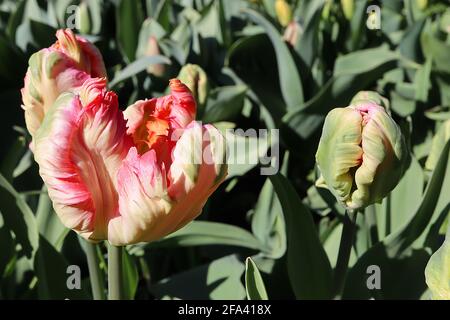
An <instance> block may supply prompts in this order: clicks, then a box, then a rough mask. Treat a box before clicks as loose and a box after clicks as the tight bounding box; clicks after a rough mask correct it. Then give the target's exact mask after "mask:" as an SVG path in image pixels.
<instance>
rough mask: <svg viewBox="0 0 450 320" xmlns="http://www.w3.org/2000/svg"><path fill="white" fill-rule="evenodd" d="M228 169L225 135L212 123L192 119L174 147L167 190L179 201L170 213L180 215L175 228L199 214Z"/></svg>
mask: <svg viewBox="0 0 450 320" xmlns="http://www.w3.org/2000/svg"><path fill="white" fill-rule="evenodd" d="M227 171H228V166H227V164H226V143H225V138H224V137H223V136H222V134H221V133H220V132H219V131H218V130H217V129H216V128H215V127H214V126H212V125H204V126H202V125H200V124H199V123H197V122H195V121H194V122H192V123H191V124H190V125H189V126H188V127H187V128H186V129H185V130H184V132H183V134H182V135H181V138H180V139H179V140H178V142H177V145H176V146H175V148H174V150H173V154H172V165H171V167H170V170H169V183H170V185H169V189H168V193H169V195H170V197H171V198H172V199H174V200H175V203H176V204H175V206H174V208H173V209H172V212H171V214H175V215H177V216H178V217H179V219H178V224H177V225H176V226H174V231H175V230H178V229H179V228H181V227H182V226H184V225H185V224H187V223H188V222H189V221H191V220H192V219H194V218H195V217H196V216H197V215H199V214H200V212H201V210H202V208H203V206H204V205H205V203H206V201H207V200H208V198H209V197H210V196H211V194H212V193H213V192H214V191H215V190H216V189H217V187H218V186H219V185H220V184H221V183H222V181H223V180H224V179H225V177H226V176H227Z"/></svg>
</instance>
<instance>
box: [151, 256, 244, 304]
mask: <svg viewBox="0 0 450 320" xmlns="http://www.w3.org/2000/svg"><path fill="white" fill-rule="evenodd" d="M244 271H245V267H244V264H243V263H242V261H241V260H239V259H238V257H237V256H236V255H229V256H225V257H223V258H220V259H217V260H214V261H212V262H211V263H208V264H206V265H202V266H200V267H196V268H193V269H191V270H187V271H184V272H181V273H178V274H175V275H173V276H171V277H169V278H166V279H163V280H162V281H160V282H158V283H157V284H155V285H153V286H152V287H151V288H150V291H151V292H152V293H153V294H154V295H155V296H156V298H162V297H166V298H178V299H188V300H198V299H213V300H230V299H233V300H242V299H244V298H245V296H246V293H245V288H244V286H243V285H242V282H241V277H242V274H243V273H244ZM193 288H195V289H193Z"/></svg>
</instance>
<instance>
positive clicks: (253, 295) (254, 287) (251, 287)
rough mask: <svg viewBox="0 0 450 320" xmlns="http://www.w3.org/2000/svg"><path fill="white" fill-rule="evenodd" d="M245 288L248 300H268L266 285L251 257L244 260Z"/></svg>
mask: <svg viewBox="0 0 450 320" xmlns="http://www.w3.org/2000/svg"><path fill="white" fill-rule="evenodd" d="M245 290H246V292H247V299H248V300H268V299H269V298H268V297H267V292H266V287H265V286H264V282H263V280H262V277H261V274H260V273H259V270H258V267H257V266H256V264H255V262H254V261H253V260H252V258H250V257H249V258H247V260H245Z"/></svg>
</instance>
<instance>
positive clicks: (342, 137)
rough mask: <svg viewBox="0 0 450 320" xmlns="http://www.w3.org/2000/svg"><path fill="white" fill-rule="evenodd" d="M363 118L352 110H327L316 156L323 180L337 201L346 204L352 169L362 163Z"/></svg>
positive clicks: (350, 185)
mask: <svg viewBox="0 0 450 320" xmlns="http://www.w3.org/2000/svg"><path fill="white" fill-rule="evenodd" d="M361 123H362V117H361V115H360V113H359V112H358V111H356V110H354V109H351V108H336V109H333V110H331V111H330V113H329V114H328V115H327V117H326V119H325V124H324V127H323V131H322V137H321V138H320V142H319V148H318V150H317V154H316V160H317V164H318V166H319V169H320V171H321V173H322V176H323V178H324V180H325V181H326V183H327V185H328V186H329V187H330V189H331V191H332V192H333V193H334V195H335V196H336V197H337V198H338V200H340V201H342V202H345V201H346V200H347V199H348V198H349V197H350V193H351V191H352V185H353V174H352V168H354V167H356V166H358V165H359V164H360V161H361V156H362V149H361V147H360V143H361V139H362V131H361V130H362V128H361Z"/></svg>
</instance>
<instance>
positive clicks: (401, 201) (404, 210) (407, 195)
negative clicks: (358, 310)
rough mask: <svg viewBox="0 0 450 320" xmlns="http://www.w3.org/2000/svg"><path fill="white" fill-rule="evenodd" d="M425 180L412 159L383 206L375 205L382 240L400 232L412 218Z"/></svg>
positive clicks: (421, 171) (418, 166)
mask: <svg viewBox="0 0 450 320" xmlns="http://www.w3.org/2000/svg"><path fill="white" fill-rule="evenodd" d="M424 180H425V179H424V173H423V170H422V167H421V166H420V164H419V162H418V161H417V159H416V158H414V157H412V159H411V164H410V166H409V168H408V169H407V170H406V172H405V174H404V175H403V177H402V179H401V180H400V182H399V183H398V185H397V186H396V187H395V188H394V190H392V192H391V193H390V194H389V195H388V196H387V197H386V198H384V199H383V202H382V203H381V205H379V204H376V205H375V207H376V211H377V212H376V213H377V214H376V217H377V220H378V223H377V224H378V233H379V237H380V238H381V239H383V238H384V237H385V236H388V235H389V234H390V233H392V232H396V231H398V230H400V229H401V228H402V227H404V226H405V224H406V223H408V221H409V220H410V219H411V218H412V216H413V215H414V213H415V211H416V210H417V208H418V207H419V205H420V202H421V199H422V194H423V187H424V184H425V181H424Z"/></svg>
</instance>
